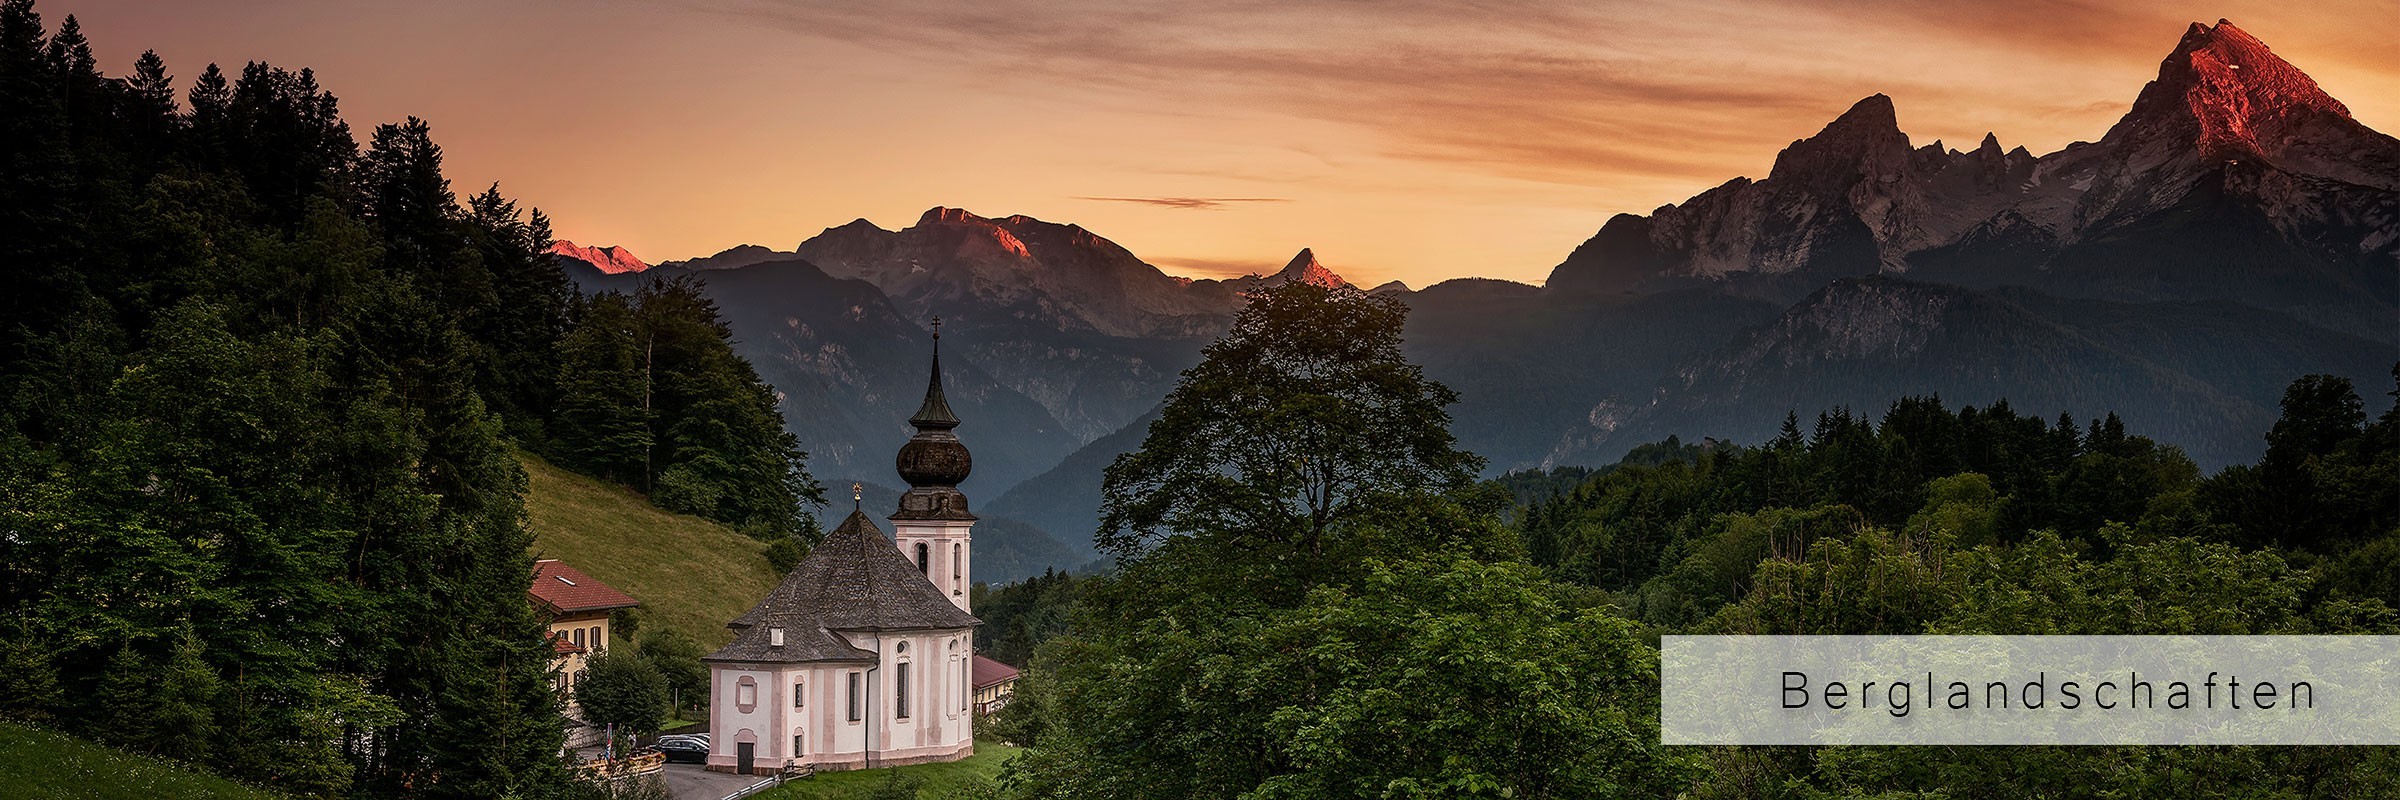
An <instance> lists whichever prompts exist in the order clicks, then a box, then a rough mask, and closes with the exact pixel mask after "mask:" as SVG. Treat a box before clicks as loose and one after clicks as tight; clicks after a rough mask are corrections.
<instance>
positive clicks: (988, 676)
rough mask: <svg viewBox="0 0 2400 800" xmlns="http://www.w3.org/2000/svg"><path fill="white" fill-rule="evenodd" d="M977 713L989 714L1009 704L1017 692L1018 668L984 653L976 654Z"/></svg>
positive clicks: (973, 667) (973, 668) (974, 669)
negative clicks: (1011, 697)
mask: <svg viewBox="0 0 2400 800" xmlns="http://www.w3.org/2000/svg"><path fill="white" fill-rule="evenodd" d="M970 669H971V671H972V672H973V673H974V683H975V713H977V714H989V713H992V712H994V711H998V710H1000V707H1001V706H1005V705H1008V698H1009V697H1010V696H1011V695H1014V694H1016V693H1017V668H1016V667H1012V666H1009V665H1007V664H1002V663H1000V662H998V661H994V660H992V658H991V657H990V656H986V655H984V654H982V653H977V654H975V662H974V665H973V666H972V667H971V668H970Z"/></svg>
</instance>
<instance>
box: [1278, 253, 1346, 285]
mask: <svg viewBox="0 0 2400 800" xmlns="http://www.w3.org/2000/svg"><path fill="white" fill-rule="evenodd" d="M1295 282H1296V283H1306V284H1311V285H1315V286H1323V287H1325V288H1328V289H1339V288H1342V287H1344V286H1349V285H1350V282H1349V281H1346V280H1343V279H1342V276H1340V275H1336V274H1334V273H1333V270H1330V269H1327V268H1326V267H1325V265H1324V264H1321V263H1318V262H1317V254H1316V253H1315V252H1312V251H1310V250H1309V249H1308V248H1306V247H1303V248H1300V253H1299V255H1295V256H1292V260H1291V262H1290V263H1287V264H1285V265H1283V270H1282V271H1280V272H1277V273H1275V283H1277V284H1279V285H1280V284H1286V283H1295Z"/></svg>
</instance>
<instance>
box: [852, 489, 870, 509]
mask: <svg viewBox="0 0 2400 800" xmlns="http://www.w3.org/2000/svg"><path fill="white" fill-rule="evenodd" d="M865 496H867V487H866V484H863V483H853V484H850V508H851V510H853V511H856V510H860V509H861V504H862V502H863V501H861V500H860V499H859V498H862V497H865Z"/></svg>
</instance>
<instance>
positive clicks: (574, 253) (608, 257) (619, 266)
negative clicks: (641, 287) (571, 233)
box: [548, 239, 650, 275]
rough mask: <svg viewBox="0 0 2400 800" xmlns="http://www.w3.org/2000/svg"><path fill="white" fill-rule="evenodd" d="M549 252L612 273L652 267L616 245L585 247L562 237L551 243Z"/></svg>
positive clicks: (616, 273)
mask: <svg viewBox="0 0 2400 800" xmlns="http://www.w3.org/2000/svg"><path fill="white" fill-rule="evenodd" d="M548 252H549V253H550V254H551V255H554V256H563V257H566V258H572V259H575V260H577V261H581V262H583V263H586V264H590V265H592V268H594V269H597V270H600V271H601V272H604V273H607V274H610V275H620V274H624V273H627V272H641V271H643V270H646V269H649V268H650V265H649V264H645V263H642V260H641V259H639V258H635V257H634V255H633V253H632V252H631V251H628V250H626V249H625V248H622V247H618V246H615V245H609V246H607V247H583V246H580V245H577V244H575V243H574V242H570V241H567V240H565V239H560V240H557V241H554V242H551V243H550V249H549V251H548Z"/></svg>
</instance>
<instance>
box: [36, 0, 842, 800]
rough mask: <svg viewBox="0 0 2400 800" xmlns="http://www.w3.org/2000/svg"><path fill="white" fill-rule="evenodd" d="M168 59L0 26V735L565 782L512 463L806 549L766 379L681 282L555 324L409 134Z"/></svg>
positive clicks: (554, 301)
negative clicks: (556, 463) (541, 462)
mask: <svg viewBox="0 0 2400 800" xmlns="http://www.w3.org/2000/svg"><path fill="white" fill-rule="evenodd" d="M187 74H190V75H193V77H190V78H187V79H183V80H178V79H177V78H176V77H175V76H174V75H173V74H172V73H171V72H170V68H169V67H168V65H166V64H164V63H163V62H162V61H161V60H160V59H159V58H158V57H157V56H155V55H145V56H144V57H143V58H142V59H141V60H140V62H139V64H138V66H137V67H136V69H135V70H134V72H133V73H132V74H131V75H127V76H122V77H110V76H104V75H102V74H101V73H100V72H99V71H98V69H97V65H96V62H95V59H94V57H93V55H92V51H91V48H90V45H89V43H88V42H86V41H85V40H84V38H83V36H82V34H81V32H80V30H79V26H78V25H77V24H76V22H75V20H74V19H73V18H72V17H69V18H66V19H64V20H61V21H59V22H58V23H57V24H56V25H55V26H45V24H44V22H43V20H42V19H41V17H40V15H39V14H38V13H37V12H36V11H35V9H34V7H33V3H32V2H30V0H8V2H6V3H4V4H0V160H4V163H0V263H6V264H8V265H9V269H10V272H9V282H10V286H9V289H8V291H7V292H6V293H4V294H0V298H4V299H0V486H4V487H5V492H0V493H4V494H5V495H6V496H7V497H8V502H7V504H6V505H5V506H4V507H0V618H4V619H5V622H0V674H5V675H6V676H7V680H6V681H4V682H0V715H5V716H8V717H14V718H18V719H23V720H29V721H35V722H40V723H43V724H47V725H51V726H55V727H57V728H59V729H62V730H65V731H68V732H71V733H75V734H78V735H81V736H86V737H89V738H93V739H97V740H100V741H103V742H107V743H111V744H114V745H117V746H119V747H122V748H125V749H128V750H132V751H135V752H138V753H143V754H149V755H156V756H163V757H171V758H174V759H178V760H181V761H184V762H186V763H190V764H195V765H200V766H203V767H205V768H207V769H209V770H212V771H215V772H218V773H221V774H223V775H226V776H229V777H233V778H237V779H240V780H243V781H247V782H253V783H261V784H271V785H274V786H276V787H278V788H280V789H283V790H285V791H289V792H293V793H296V794H302V795H366V796H429V797H498V796H532V795H538V794H542V793H544V792H552V791H563V790H564V787H565V786H566V785H567V782H565V781H564V780H563V777H564V775H563V773H562V772H561V767H560V761H559V760H558V758H557V754H558V746H559V743H560V736H561V730H560V726H559V713H560V708H559V702H558V698H557V696H556V695H555V694H554V692H553V691H552V688H551V683H550V680H549V676H548V674H547V673H548V670H549V668H550V659H551V648H550V646H549V644H548V643H547V642H546V641H545V640H544V638H543V635H544V634H543V629H542V627H541V623H540V621H539V620H537V619H536V618H535V616H534V613H533V610H532V609H531V608H530V607H529V606H528V604H527V601H526V596H525V591H526V581H527V580H528V578H529V576H530V574H531V556H530V555H529V553H528V545H529V544H530V534H529V532H528V530H527V528H526V524H525V506H524V501H523V498H522V494H523V492H524V490H525V486H526V476H525V473H524V470H523V469H522V468H521V467H520V466H519V464H518V462H517V460H516V457H515V455H514V453H513V452H512V448H515V447H522V448H525V449H529V450H532V451H534V452H539V453H553V454H557V455H558V456H559V457H560V458H561V459H562V460H565V461H567V462H569V463H573V464H576V465H579V466H583V467H586V468H589V469H592V470H593V471H595V472H596V473H599V474H602V475H605V476H607V477H610V478H613V479H616V480H619V481H622V482H625V483H627V484H631V485H634V486H635V488H638V489H642V490H645V491H650V492H653V493H654V494H655V495H656V496H657V497H658V498H659V500H660V502H661V503H662V504H663V505H666V506H668V507H670V508H674V509H677V510H684V511H689V512H692V513H696V514H700V515H704V516H708V517H711V518H714V519H719V520H722V521H725V522H727V523H728V524H731V525H734V526H737V527H739V528H741V529H742V530H744V531H745V532H749V533H752V534H753V535H755V536H759V537H761V538H765V539H769V540H771V541H779V542H781V543H782V546H783V548H784V549H785V550H787V551H794V550H796V548H797V546H798V543H797V542H795V541H794V536H795V535H805V534H807V533H809V532H811V531H813V529H814V525H813V522H811V520H810V517H809V515H808V512H807V509H806V507H805V506H804V505H803V500H804V499H806V498H808V497H810V496H812V495H813V492H814V488H813V483H812V482H811V481H810V480H809V479H808V477H807V475H806V473H805V472H804V471H802V469H801V458H802V454H801V452H800V450H799V448H798V443H797V442H795V441H794V440H793V439H792V438H791V437H790V436H789V435H788V434H786V433H784V432H783V431H782V425H781V420H780V418H779V416H778V415H777V413H776V411H775V409H774V405H773V395H772V392H771V390H769V389H768V388H766V387H765V386H764V385H762V384H761V383H760V382H759V381H758V380H757V377H756V375H755V373H754V372H752V371H751V370H750V369H749V367H748V365H747V364H745V363H742V362H741V361H740V360H739V359H738V358H735V357H734V356H733V355H732V353H731V350H730V346H729V343H728V341H727V335H726V332H725V329H724V326H723V325H722V324H721V323H720V322H719V321H718V320H717V319H716V317H715V312H714V309H713V308H712V307H710V306H709V305H708V304H707V303H706V302H704V301H701V300H699V299H697V298H696V296H694V295H693V293H692V292H691V291H690V290H689V289H688V287H678V286H675V285H661V286H654V287H646V288H644V289H643V290H642V291H641V292H640V293H639V294H637V295H635V296H633V297H631V298H623V297H601V298H598V299H595V300H592V301H589V302H579V301H577V299H576V298H575V296H574V294H573V292H572V291H571V290H570V288H569V286H568V284H567V283H566V281H565V279H564V277H563V275H562V274H561V273H560V272H559V269H558V267H557V265H556V264H555V263H554V262H553V261H552V260H551V259H550V258H549V257H548V256H547V255H545V254H544V252H543V251H544V250H545V249H546V248H547V247H548V246H549V244H550V232H549V227H548V223H547V222H546V220H545V219H544V217H543V216H542V214H541V213H539V212H538V211H528V210H527V209H525V208H522V207H520V205H519V204H518V203H517V202H516V201H514V200H511V199H509V198H507V197H506V196H504V195H503V194H502V193H501V192H500V190H499V188H498V187H497V186H492V187H490V188H486V189H484V190H482V191H479V192H476V193H474V194H473V195H472V196H470V197H467V198H465V199H464V200H463V202H462V200H461V199H460V198H459V197H458V196H457V194H455V193H454V192H453V190H452V188H451V184H450V182H449V179H448V178H447V177H446V176H445V174H444V170H443V163H442V150H441V148H440V146H439V145H437V144H436V143H435V141H434V139H433V134H432V126H431V125H429V124H428V123H426V122H425V121H423V120H418V119H414V118H411V119H407V120H404V121H401V122H396V123H390V124H381V125H376V126H374V127H373V128H372V130H371V131H369V132H368V133H367V135H366V136H365V144H364V146H363V147H362V146H361V145H360V143H359V140H358V138H357V137H355V136H354V134H353V129H352V128H351V126H350V124H349V123H348V122H346V121H344V120H343V119H342V117H341V115H340V113H339V105H338V102H337V101H336V99H335V97H334V95H333V94H332V93H330V92H328V91H327V90H326V89H325V88H324V87H322V86H320V85H318V83H317V79H316V76H315V75H314V74H313V73H311V72H310V71H308V70H305V69H302V70H298V71H293V70H289V69H285V68H282V67H277V66H273V65H269V64H265V63H257V62H253V63H250V64H247V65H245V66H243V67H242V68H241V69H240V70H239V71H238V74H229V73H228V72H227V71H224V70H220V69H219V68H218V67H216V66H214V65H208V66H205V67H197V68H191V70H190V72H189V73H187ZM633 389H638V390H639V396H638V397H636V396H634V394H633V392H632V391H630V390H633ZM794 555H796V553H795V554H794Z"/></svg>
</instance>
